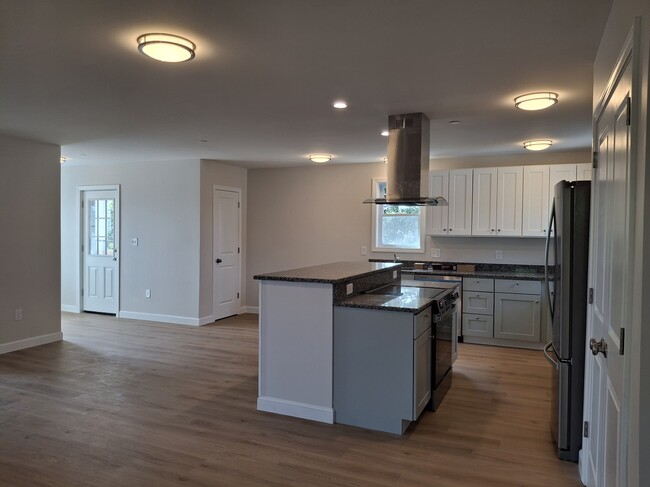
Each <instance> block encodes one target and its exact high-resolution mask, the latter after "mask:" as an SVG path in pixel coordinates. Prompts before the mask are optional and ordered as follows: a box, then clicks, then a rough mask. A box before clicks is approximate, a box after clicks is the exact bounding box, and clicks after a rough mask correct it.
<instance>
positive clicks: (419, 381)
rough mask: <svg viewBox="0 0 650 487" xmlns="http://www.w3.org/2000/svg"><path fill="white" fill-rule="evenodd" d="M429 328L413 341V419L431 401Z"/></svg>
mask: <svg viewBox="0 0 650 487" xmlns="http://www.w3.org/2000/svg"><path fill="white" fill-rule="evenodd" d="M431 346H432V345H431V328H430V327H429V328H428V329H427V330H426V331H425V332H424V333H422V334H421V335H420V336H419V337H418V338H417V340H414V341H413V375H414V377H413V384H414V385H415V388H414V391H413V419H414V420H415V419H417V418H418V416H419V415H420V413H421V412H422V410H423V409H424V407H425V406H426V405H427V403H428V402H429V399H431Z"/></svg>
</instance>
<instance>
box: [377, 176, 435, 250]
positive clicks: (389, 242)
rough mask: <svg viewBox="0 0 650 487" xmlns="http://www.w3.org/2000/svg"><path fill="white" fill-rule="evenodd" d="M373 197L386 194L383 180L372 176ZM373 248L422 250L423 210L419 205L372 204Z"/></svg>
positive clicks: (381, 196) (380, 196)
mask: <svg viewBox="0 0 650 487" xmlns="http://www.w3.org/2000/svg"><path fill="white" fill-rule="evenodd" d="M372 186H373V198H385V197H386V180H385V179H373V180H372ZM372 212H373V215H372V233H373V235H372V238H373V240H372V243H373V248H372V250H373V251H375V252H381V251H392V250H399V251H400V252H420V253H421V252H424V211H423V210H422V207H421V206H407V205H373V210H372Z"/></svg>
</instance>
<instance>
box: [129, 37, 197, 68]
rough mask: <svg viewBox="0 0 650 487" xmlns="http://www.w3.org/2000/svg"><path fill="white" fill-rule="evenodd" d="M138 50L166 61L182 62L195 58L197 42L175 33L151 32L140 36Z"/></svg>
mask: <svg viewBox="0 0 650 487" xmlns="http://www.w3.org/2000/svg"><path fill="white" fill-rule="evenodd" d="M138 50H139V51H140V52H141V53H142V54H145V55H147V56H149V57H151V58H153V59H157V60H158V61H163V62H165V63H181V62H183V61H189V60H190V59H194V51H195V50H196V44H194V43H193V42H192V41H190V40H189V39H185V38H184V37H180V36H177V35H173V34H161V33H151V34H142V35H141V36H140V37H138Z"/></svg>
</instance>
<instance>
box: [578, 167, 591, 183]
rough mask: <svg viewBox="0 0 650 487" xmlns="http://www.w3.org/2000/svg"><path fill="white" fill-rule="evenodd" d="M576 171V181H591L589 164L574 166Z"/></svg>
mask: <svg viewBox="0 0 650 487" xmlns="http://www.w3.org/2000/svg"><path fill="white" fill-rule="evenodd" d="M576 169H577V176H576V180H578V181H591V172H592V170H593V166H592V165H591V164H590V163H586V164H576Z"/></svg>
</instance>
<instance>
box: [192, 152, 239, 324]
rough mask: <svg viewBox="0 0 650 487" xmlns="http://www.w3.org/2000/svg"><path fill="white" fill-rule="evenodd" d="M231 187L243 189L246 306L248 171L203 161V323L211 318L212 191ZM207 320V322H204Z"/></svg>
mask: <svg viewBox="0 0 650 487" xmlns="http://www.w3.org/2000/svg"><path fill="white" fill-rule="evenodd" d="M215 184H216V185H218V186H228V187H231V188H238V189H241V191H242V193H241V215H242V241H241V248H242V256H241V263H242V268H241V285H242V295H241V303H242V305H244V304H245V303H246V291H245V289H246V288H245V280H244V276H246V255H247V254H246V213H247V210H246V209H247V204H246V203H247V169H244V168H241V167H236V166H230V165H228V164H223V163H220V162H218V161H212V160H206V159H202V160H201V263H200V280H201V281H200V282H201V283H200V288H201V296H200V304H199V308H200V316H201V319H202V321H205V319H207V318H206V317H210V316H212V294H213V289H212V271H213V269H214V267H213V265H212V234H213V228H212V227H213V225H212V224H213V218H212V199H213V187H214V185H215ZM204 318H205V319H204Z"/></svg>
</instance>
